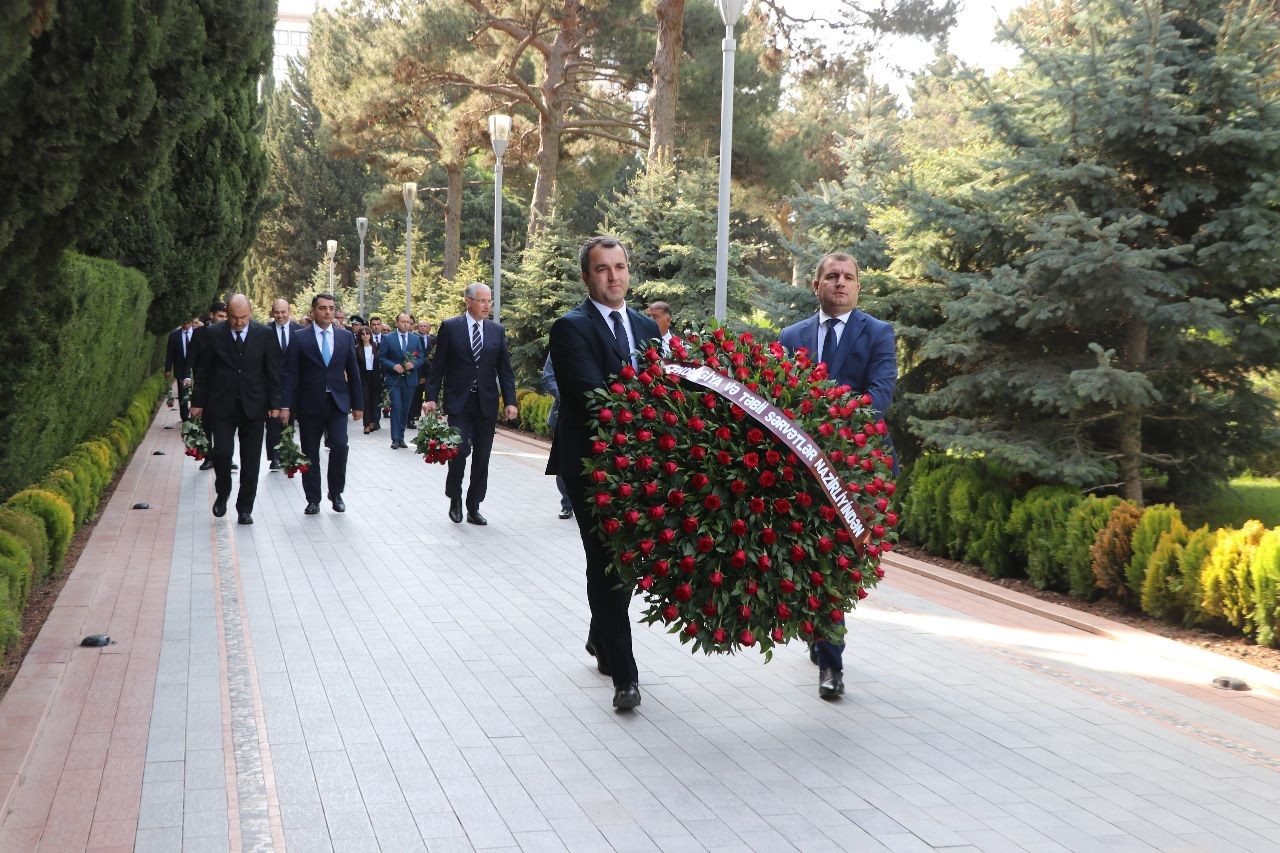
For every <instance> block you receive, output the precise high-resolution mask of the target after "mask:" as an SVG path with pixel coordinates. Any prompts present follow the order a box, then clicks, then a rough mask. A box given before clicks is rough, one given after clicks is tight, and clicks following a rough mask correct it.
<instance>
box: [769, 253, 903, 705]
mask: <svg viewBox="0 0 1280 853" xmlns="http://www.w3.org/2000/svg"><path fill="white" fill-rule="evenodd" d="M860 290H861V287H860V284H859V280H858V262H857V261H856V260H854V259H853V257H852V256H851V255H847V254H845V253H844V252H832V253H831V254H829V255H826V256H824V257H823V258H822V260H820V261H818V268H817V271H816V272H815V273H814V278H813V292H814V293H815V294H816V295H817V297H818V313H816V314H814V315H813V316H812V317H810V318H809V319H807V320H802V321H801V322H799V323H796V324H795V325H792V326H788V327H787V328H785V329H783V330H782V335H781V336H780V338H779V340H780V341H781V343H782V345H783V346H784V347H786V348H787V349H788V350H790V351H791V352H795V351H796V350H798V349H800V348H802V347H803V348H805V349H807V350H808V351H809V353H810V356H811V357H814V358H815V359H816V360H818V361H823V362H826V364H827V374H828V375H829V376H830V377H831V378H832V379H834V380H835V381H836V383H837V384H841V385H848V386H850V387H851V388H853V390H854V392H855V393H859V394H870V395H871V405H872V406H874V407H875V409H876V411H877V412H878V413H879V414H880V415H881V416H882V417H883V416H884V413H885V411H886V410H888V408H889V406H890V405H892V404H893V388H894V385H895V384H896V383H897V381H898V353H897V348H896V344H895V342H894V337H893V326H891V325H890V324H888V323H886V322H884V321H883V320H877V319H876V318H875V317H872V316H871V315H869V314H865V313H863V312H862V311H859V310H858V294H859V292H860ZM895 468H896V465H895ZM814 651H815V652H816V658H817V659H816V661H815V662H816V663H817V664H818V667H819V670H820V674H819V676H818V695H819V696H821V697H822V698H824V699H834V698H836V697H837V696H840V695H842V694H843V693H844V659H843V658H844V643H828V642H826V641H825V640H818V641H817V642H815V643H814Z"/></svg>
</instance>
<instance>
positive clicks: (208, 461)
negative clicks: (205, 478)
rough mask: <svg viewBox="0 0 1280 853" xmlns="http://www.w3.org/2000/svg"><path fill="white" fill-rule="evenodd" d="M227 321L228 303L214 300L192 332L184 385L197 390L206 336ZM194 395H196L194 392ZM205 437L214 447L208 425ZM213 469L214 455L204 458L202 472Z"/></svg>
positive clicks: (205, 429) (233, 466) (205, 426)
mask: <svg viewBox="0 0 1280 853" xmlns="http://www.w3.org/2000/svg"><path fill="white" fill-rule="evenodd" d="M226 319H227V303H225V302H223V301H222V300H221V299H215V300H213V302H211V303H210V304H209V316H207V317H206V318H205V320H204V323H202V324H201V325H199V326H197V327H196V330H195V331H194V332H192V334H191V348H190V349H189V350H187V368H188V369H187V379H186V381H185V382H184V383H183V384H184V385H186V386H187V387H188V388H192V389H194V388H195V367H196V362H198V361H199V360H200V348H201V347H202V346H203V345H204V341H205V335H207V334H208V333H209V329H210V328H211V327H212V326H214V325H215V324H217V323H221V322H223V321H224V320H226ZM192 393H193V394H194V390H193V392H192ZM204 435H205V438H207V439H208V440H209V446H210V447H212V446H213V430H211V429H210V428H209V426H208V425H207V424H205V425H204ZM235 467H236V466H235V465H232V466H231V468H232V470H235ZM211 468H213V456H212V454H211V455H209V456H206V457H205V458H204V461H203V462H201V463H200V470H201V471H208V470H210V469H211Z"/></svg>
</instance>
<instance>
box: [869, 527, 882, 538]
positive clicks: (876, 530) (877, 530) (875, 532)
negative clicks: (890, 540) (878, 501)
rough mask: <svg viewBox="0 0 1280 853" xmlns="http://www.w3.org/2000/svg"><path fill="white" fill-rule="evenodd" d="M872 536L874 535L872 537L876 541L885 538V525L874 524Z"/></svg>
mask: <svg viewBox="0 0 1280 853" xmlns="http://www.w3.org/2000/svg"><path fill="white" fill-rule="evenodd" d="M871 535H872V536H874V537H875V538H876V539H883V538H884V525H883V524H873V525H871Z"/></svg>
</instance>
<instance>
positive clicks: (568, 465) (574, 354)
mask: <svg viewBox="0 0 1280 853" xmlns="http://www.w3.org/2000/svg"><path fill="white" fill-rule="evenodd" d="M627 317H628V319H630V321H631V335H632V337H633V338H634V339H635V342H636V346H637V348H639V349H640V350H641V351H643V350H644V342H645V341H647V340H649V339H650V338H658V337H661V336H660V335H659V334H658V324H657V323H655V322H654V321H653V320H652V319H651V318H649V317H646V316H645V315H644V314H641V313H640V312H639V311H636V310H634V309H632V308H628V309H627ZM550 344H551V365H552V369H553V370H554V371H555V378H556V384H557V385H558V386H559V389H560V413H559V416H558V417H557V418H556V431H555V436H554V437H553V439H552V442H551V458H550V459H548V460H547V473H548V474H559V475H561V476H562V477H564V479H565V486H566V487H568V488H570V489H578V490H580V489H581V488H582V460H583V459H585V458H586V457H587V456H590V455H591V436H590V434H589V433H588V431H587V393H588V392H589V391H592V390H594V389H596V388H603V387H604V386H605V385H606V383H607V382H608V381H609V378H610V377H612V376H614V375H615V374H617V372H618V371H619V370H621V369H622V366H623V365H624V364H630V363H631V356H630V353H626V352H623V351H622V349H621V348H620V347H619V346H618V344H617V341H616V340H615V338H614V337H613V330H612V329H610V328H609V324H608V322H606V321H605V319H604V317H602V316H601V315H600V311H599V310H598V309H597V308H596V306H595V305H593V304H592V303H591V301H590V300H587V301H586V302H583V303H582V304H581V305H579V306H578V307H577V308H574V309H573V310H572V311H570V312H569V313H567V314H565V315H564V316H563V317H561V318H560V319H559V320H556V321H555V323H553V324H552V325H551V335H550Z"/></svg>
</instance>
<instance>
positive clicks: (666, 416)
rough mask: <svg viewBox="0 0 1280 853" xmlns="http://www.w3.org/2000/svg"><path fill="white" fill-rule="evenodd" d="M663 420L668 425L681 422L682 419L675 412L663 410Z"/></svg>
mask: <svg viewBox="0 0 1280 853" xmlns="http://www.w3.org/2000/svg"><path fill="white" fill-rule="evenodd" d="M662 422H663V423H665V424H666V425H667V426H675V425H676V424H678V423H680V419H679V418H678V417H676V413H675V412H663V413H662Z"/></svg>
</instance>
